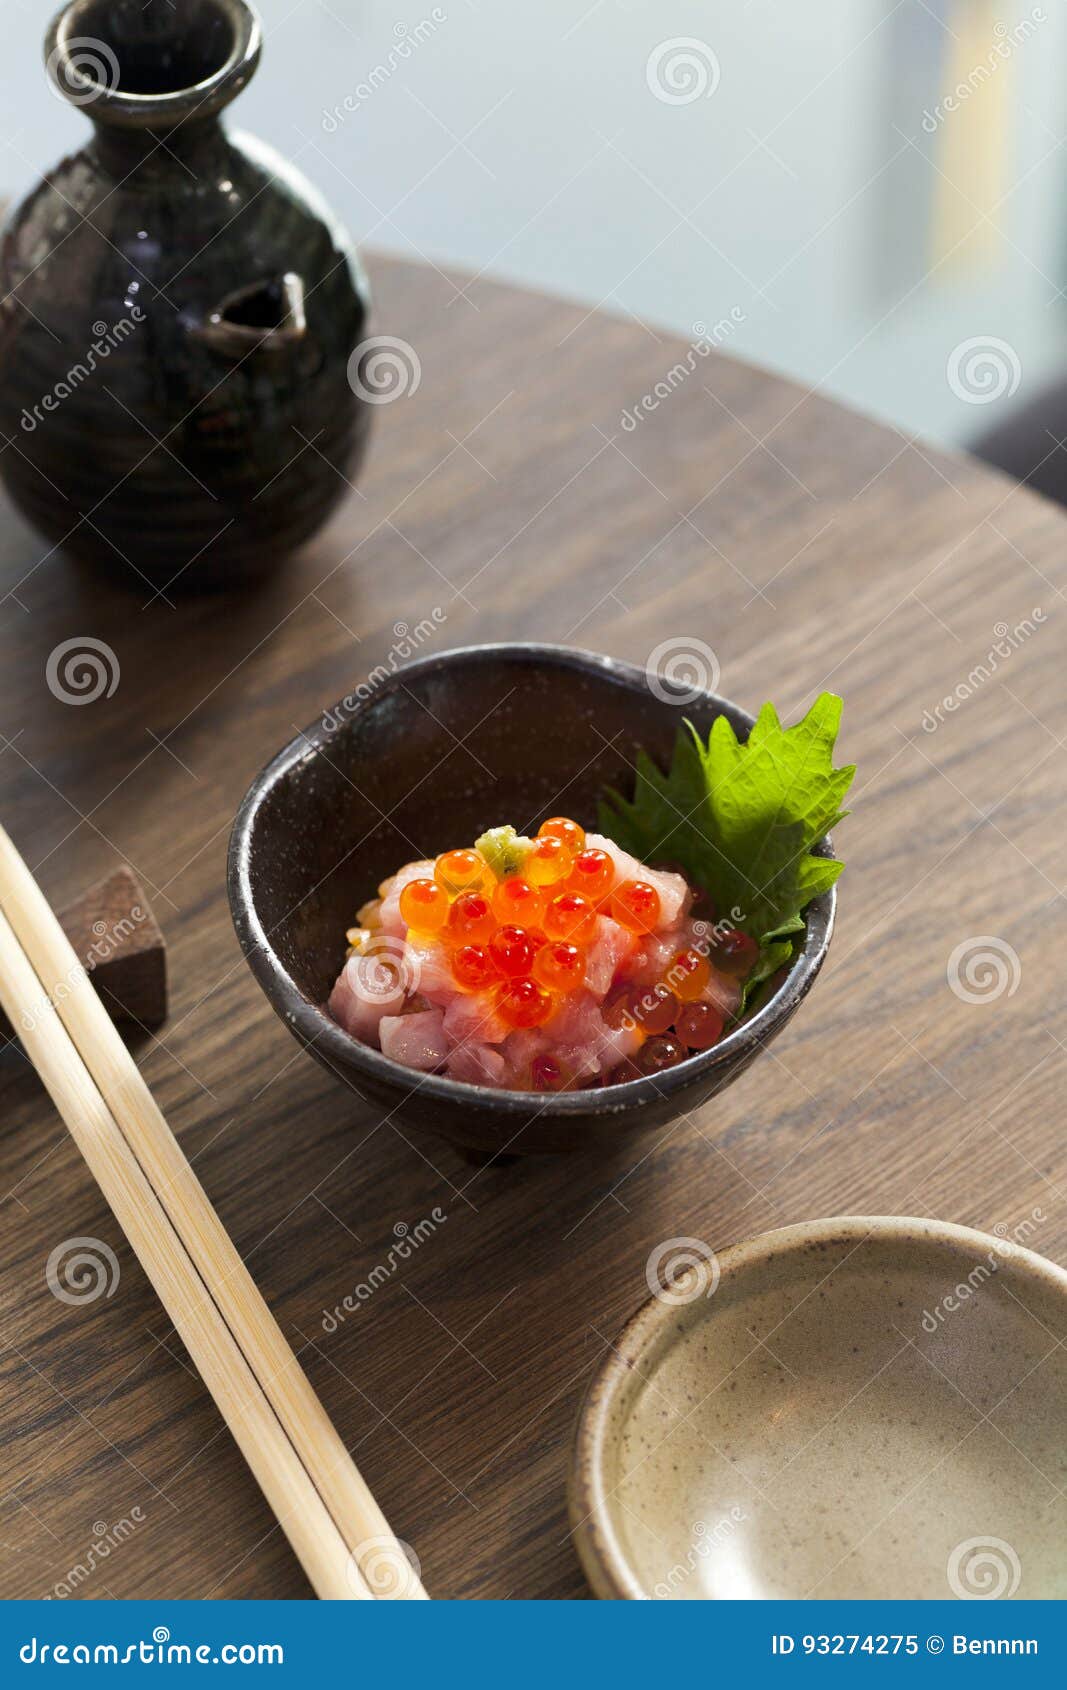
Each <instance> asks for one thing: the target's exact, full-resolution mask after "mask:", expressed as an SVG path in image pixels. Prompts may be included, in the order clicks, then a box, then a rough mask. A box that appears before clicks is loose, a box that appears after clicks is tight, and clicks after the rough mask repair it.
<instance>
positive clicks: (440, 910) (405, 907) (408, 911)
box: [400, 880, 448, 933]
mask: <svg viewBox="0 0 1067 1690" xmlns="http://www.w3.org/2000/svg"><path fill="white" fill-rule="evenodd" d="M400 914H401V916H402V917H403V919H404V920H405V921H406V922H407V925H408V926H409V927H412V928H414V930H415V932H416V933H440V931H441V929H442V927H443V926H444V924H445V922H446V921H447V920H448V893H447V892H445V891H444V889H443V888H442V887H440V886H438V884H437V882H436V880H409V881H408V883H407V885H406V886H405V887H404V890H403V891H402V892H401V894H400Z"/></svg>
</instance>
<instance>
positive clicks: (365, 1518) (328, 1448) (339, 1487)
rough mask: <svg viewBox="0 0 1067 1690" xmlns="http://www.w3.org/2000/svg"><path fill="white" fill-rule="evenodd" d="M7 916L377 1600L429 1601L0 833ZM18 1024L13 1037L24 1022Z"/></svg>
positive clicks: (0, 901)
mask: <svg viewBox="0 0 1067 1690" xmlns="http://www.w3.org/2000/svg"><path fill="white" fill-rule="evenodd" d="M0 908H2V909H3V910H4V912H5V913H6V915H7V919H8V921H9V922H10V924H11V928H12V930H13V933H14V935H15V937H16V939H17V940H18V942H19V943H21V945H22V946H23V947H24V949H25V952H26V955H27V957H28V959H29V962H30V964H31V965H32V968H33V969H34V970H35V971H36V973H37V975H38V976H39V978H40V981H41V984H42V986H43V987H44V989H45V990H46V991H47V993H48V995H49V997H50V998H51V997H55V999H56V1007H57V1020H60V1021H61V1023H62V1026H63V1028H64V1029H65V1030H66V1034H67V1035H68V1037H69V1040H70V1042H71V1043H72V1044H73V1046H74V1047H75V1049H76V1051H77V1052H78V1053H79V1054H80V1057H81V1060H82V1062H83V1063H84V1065H85V1068H86V1069H87V1070H88V1072H89V1074H90V1075H91V1077H92V1079H93V1081H94V1082H95V1084H96V1086H97V1087H98V1088H99V1092H100V1094H101V1096H102V1097H103V1100H104V1102H105V1104H106V1106H107V1109H108V1110H109V1111H110V1114H111V1117H112V1119H113V1121H114V1123H115V1124H116V1125H117V1127H118V1129H119V1132H120V1136H121V1137H122V1138H123V1139H124V1141H125V1143H126V1145H127V1147H128V1149H129V1151H130V1153H131V1155H132V1157H133V1159H134V1161H135V1162H136V1163H138V1164H139V1165H140V1168H141V1169H143V1172H144V1176H145V1178H146V1181H147V1183H148V1185H149V1186H150V1187H151V1188H152V1190H153V1192H154V1195H155V1197H156V1199H157V1202H158V1204H159V1206H160V1207H161V1208H162V1209H163V1210H164V1211H165V1213H166V1216H167V1218H168V1219H169V1221H170V1223H171V1225H172V1227H173V1230H174V1232H175V1233H176V1234H177V1237H178V1239H179V1240H180V1242H181V1244H182V1245H183V1246H184V1249H185V1251H186V1252H187V1255H188V1257H189V1258H190V1260H191V1263H192V1264H193V1265H194V1267H195V1271H196V1272H197V1274H198V1275H199V1277H200V1280H201V1281H202V1284H203V1286H204V1287H206V1293H208V1294H210V1296H209V1299H208V1300H211V1299H213V1306H214V1305H217V1308H218V1311H219V1313H220V1314H221V1316H222V1320H223V1322H224V1324H225V1325H226V1326H227V1327H228V1328H229V1331H230V1332H231V1333H232V1335H233V1338H234V1340H235V1341H236V1345H237V1347H238V1348H239V1350H240V1351H241V1352H242V1355H243V1357H244V1360H245V1362H246V1364H247V1366H248V1368H249V1369H250V1370H251V1373H252V1374H253V1376H254V1378H255V1381H256V1382H257V1383H258V1385H259V1387H260V1388H261V1390H262V1392H263V1393H264V1395H265V1397H266V1398H267V1400H268V1402H269V1403H270V1405H271V1407H272V1408H273V1410H274V1413H275V1414H276V1416H277V1419H278V1421H279V1422H280V1423H281V1426H282V1428H283V1430H284V1432H285V1434H286V1435H287V1437H288V1439H289V1441H290V1443H291V1446H292V1448H293V1449H294V1450H295V1451H296V1453H297V1455H298V1457H299V1459H300V1461H301V1462H302V1463H303V1465H304V1467H305V1468H306V1469H307V1473H308V1474H309V1475H310V1478H311V1480H312V1482H313V1484H314V1486H315V1487H316V1489H317V1490H318V1492H319V1493H320V1495H321V1497H322V1498H323V1500H324V1502H325V1505H326V1507H327V1509H328V1511H329V1513H330V1514H331V1516H332V1518H333V1520H334V1521H335V1523H336V1526H337V1529H338V1530H339V1532H340V1534H341V1537H342V1539H343V1541H344V1543H345V1545H346V1546H347V1548H348V1549H349V1550H350V1551H351V1552H352V1554H353V1557H354V1558H355V1560H356V1562H357V1563H358V1565H359V1567H360V1569H361V1571H362V1573H363V1577H364V1583H365V1584H366V1585H367V1587H368V1591H369V1593H374V1592H375V1590H376V1589H381V1588H382V1587H381V1583H380V1581H381V1579H382V1569H383V1566H384V1567H385V1568H386V1569H387V1570H388V1573H389V1575H391V1576H389V1594H390V1595H391V1596H393V1597H396V1598H400V1599H405V1600H408V1599H418V1598H422V1599H425V1597H426V1592H425V1590H424V1589H423V1587H422V1585H421V1583H420V1581H419V1579H418V1577H417V1576H416V1574H415V1572H414V1570H413V1569H411V1568H410V1567H409V1564H408V1561H407V1557H406V1555H405V1551H404V1549H403V1547H402V1546H401V1545H400V1544H399V1543H398V1542H397V1540H396V1538H395V1537H394V1536H393V1533H392V1531H391V1530H390V1528H389V1525H388V1522H387V1521H386V1519H385V1516H384V1515H383V1514H382V1512H381V1509H380V1508H379V1507H378V1505H377V1503H376V1502H375V1500H374V1497H373V1496H372V1495H371V1492H370V1490H369V1489H368V1487H367V1484H366V1482H365V1480H364V1479H363V1478H362V1476H361V1474H360V1473H359V1471H358V1469H357V1468H356V1466H355V1464H354V1462H353V1461H352V1459H351V1457H350V1456H349V1454H348V1451H347V1450H346V1449H345V1446H344V1444H343V1443H342V1441H341V1439H340V1437H339V1436H338V1434H337V1432H336V1430H335V1428H334V1426H333V1425H332V1423H331V1421H330V1419H329V1417H328V1415H327V1414H326V1412H325V1410H324V1409H323V1407H322V1404H321V1403H320V1402H319V1399H318V1397H317V1396H316V1395H315V1392H314V1391H313V1390H312V1388H311V1385H310V1383H309V1382H308V1380H307V1377H306V1376H305V1374H304V1372H303V1369H302V1368H301V1367H300V1365H299V1363H298V1362H297V1359H296V1357H295V1355H294V1354H293V1351H292V1349H291V1348H290V1346H289V1344H288V1343H287V1342H286V1340H285V1338H284V1337H283V1335H282V1332H281V1330H280V1328H279V1327H278V1324H277V1322H276V1321H275V1320H274V1317H273V1316H272V1314H271V1313H270V1310H269V1309H268V1307H267V1305H266V1303H265V1302H264V1300H263V1297H262V1296H261V1294H260V1292H259V1290H258V1289H257V1287H256V1285H255V1283H254V1281H253V1280H252V1277H251V1275H250V1274H249V1272H248V1269H247V1268H246V1267H245V1265H244V1262H243V1261H242V1260H241V1257H240V1256H239V1255H238V1253H237V1250H236V1248H235V1247H234V1244H233V1241H232V1240H231V1238H230V1236H229V1234H228V1233H227V1232H226V1229H225V1227H224V1226H223V1225H222V1222H221V1221H220V1220H219V1217H218V1215H217V1214H216V1213H215V1211H214V1209H213V1208H212V1206H211V1204H210V1202H209V1201H208V1198H207V1196H206V1194H205V1192H204V1190H203V1188H202V1186H201V1185H200V1182H199V1180H198V1179H197V1177H196V1175H195V1174H194V1172H193V1170H192V1168H191V1167H190V1166H189V1163H188V1162H187V1160H186V1158H185V1156H184V1155H183V1153H182V1151H181V1148H180V1146H179V1145H178V1142H177V1140H176V1139H175V1138H174V1135H173V1134H172V1132H171V1130H170V1128H169V1127H168V1125H167V1123H166V1121H165V1119H164V1117H163V1115H162V1113H161V1112H160V1110H159V1108H158V1106H157V1104H156V1102H155V1099H154V1098H153V1097H152V1094H151V1092H150V1091H149V1089H148V1087H147V1085H146V1084H145V1082H144V1080H143V1079H142V1077H141V1073H140V1071H139V1069H138V1068H137V1065H136V1063H135V1062H134V1061H133V1058H132V1057H131V1056H130V1054H129V1052H128V1051H127V1049H126V1046H125V1045H124V1044H123V1042H122V1039H121V1038H120V1036H119V1034H118V1032H117V1031H116V1029H115V1027H114V1025H113V1024H112V1022H111V1019H110V1017H109V1016H108V1014H107V1012H106V1010H105V1009H104V1006H103V1004H102V1003H101V1002H100V999H99V998H98V997H97V994H96V991H95V990H94V988H93V985H92V982H91V981H90V979H89V977H88V975H87V974H86V971H85V969H84V967H83V965H82V963H81V962H80V960H79V958H78V957H77V956H76V955H75V953H74V950H73V948H72V946H71V944H70V942H69V940H68V939H67V937H66V934H65V933H64V932H63V929H62V928H61V927H60V925H59V922H58V921H57V920H56V917H55V915H54V914H53V912H52V910H51V908H50V906H49V904H48V902H47V900H46V899H45V897H44V894H43V893H42V892H41V890H40V887H39V886H38V885H37V883H36V881H35V880H34V878H33V876H32V874H31V873H30V871H29V869H28V868H27V867H26V864H25V863H24V862H23V860H22V858H21V857H20V856H19V853H18V851H17V850H16V849H15V846H14V845H13V844H12V842H11V840H10V838H9V837H8V835H7V833H6V832H5V831H4V829H3V828H2V827H0ZM9 1014H10V1012H9ZM10 1018H11V1020H12V1022H13V1023H14V1024H15V1025H16V1027H17V1026H18V1025H19V1023H18V1020H17V1019H16V1017H15V1016H11V1017H10ZM31 1054H32V1053H31ZM68 1124H69V1123H68ZM168 1312H169V1311H168ZM175 1324H177V1323H175ZM224 1412H225V1411H224ZM349 1594H351V1592H349Z"/></svg>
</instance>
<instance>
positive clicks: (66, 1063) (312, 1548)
mask: <svg viewBox="0 0 1067 1690" xmlns="http://www.w3.org/2000/svg"><path fill="white" fill-rule="evenodd" d="M0 1003H2V1004H3V1007H4V1009H5V1010H6V1012H7V1016H8V1019H9V1020H10V1021H11V1023H12V1025H14V1026H16V1027H18V1028H19V1031H20V1034H21V1037H22V1042H23V1045H24V1046H25V1049H26V1052H27V1055H28V1056H29V1058H30V1060H31V1062H32V1063H33V1065H34V1067H35V1068H36V1069H37V1072H38V1074H39V1075H40V1077H41V1079H42V1080H43V1082H44V1084H45V1086H46V1087H47V1089H48V1092H49V1094H50V1095H51V1097H52V1100H53V1102H54V1103H55V1105H56V1108H57V1109H58V1110H59V1113H60V1114H61V1115H62V1117H63V1119H64V1121H65V1122H66V1124H67V1126H68V1128H69V1129H70V1133H71V1137H72V1138H73V1139H74V1142H75V1144H76V1145H77V1146H78V1149H79V1150H80V1151H81V1153H82V1155H83V1156H84V1158H85V1160H86V1162H87V1163H88V1165H89V1169H90V1172H91V1173H92V1174H93V1177H94V1178H95V1179H96V1181H97V1183H98V1185H99V1186H100V1189H101V1191H102V1192H103V1194H104V1196H105V1197H106V1199H107V1201H108V1203H109V1204H110V1205H111V1208H112V1210H113V1212H114V1214H115V1217H116V1219H117V1220H118V1222H119V1225H120V1226H121V1227H122V1229H123V1231H124V1232H125V1234H126V1236H127V1238H128V1239H129V1241H130V1243H131V1245H132V1246H133V1249H134V1250H135V1251H136V1253H137V1256H138V1258H139V1259H140V1262H141V1265H142V1267H143V1268H144V1270H145V1272H146V1273H147V1275H148V1277H149V1279H150V1280H151V1282H152V1284H153V1286H154V1287H155V1290H156V1293H157V1295H158V1296H159V1299H160V1301H161V1303H162V1304H163V1306H164V1308H165V1309H166V1311H167V1314H168V1315H169V1317H170V1319H171V1321H172V1322H173V1324H174V1326H175V1328H176V1330H177V1331H178V1332H179V1333H180V1334H181V1337H182V1341H183V1342H184V1344H185V1346H186V1348H187V1350H188V1351H189V1354H190V1356H191V1357H192V1359H193V1361H194V1362H195V1364H196V1366H197V1368H198V1370H199V1372H200V1376H201V1378H202V1379H203V1381H204V1383H205V1385H206V1386H207V1388H208V1390H209V1391H210V1392H211V1394H212V1396H213V1397H214V1399H215V1401H216V1403H217V1404H218V1406H219V1409H220V1410H221V1412H222V1414H223V1417H224V1418H225V1420H226V1422H227V1424H228V1425H229V1427H230V1430H231V1432H232V1433H233V1435H234V1438H235V1439H236V1441H237V1444H238V1446H239V1447H240V1450H241V1453H242V1455H243V1456H244V1458H245V1460H246V1461H247V1462H248V1465H249V1466H250V1467H251V1469H252V1472H253V1473H254V1474H255V1477H256V1479H257V1480H258V1481H259V1484H260V1487H261V1488H262V1490H263V1492H264V1495H265V1496H266V1498H267V1500H268V1502H269V1503H270V1505H271V1507H272V1508H273V1509H274V1512H275V1514H276V1515H277V1516H278V1519H279V1521H280V1522H281V1525H282V1528H283V1530H284V1531H285V1533H286V1535H287V1537H288V1538H289V1541H290V1543H291V1544H292V1546H293V1549H294V1550H295V1551H296V1554H297V1555H298V1557H299V1559H300V1561H301V1562H302V1564H303V1566H304V1569H305V1571H306V1572H307V1575H308V1578H309V1579H310V1580H311V1583H312V1585H313V1586H314V1588H315V1591H316V1593H317V1594H318V1595H319V1596H323V1597H332V1598H335V1599H339V1600H351V1599H353V1598H358V1597H360V1596H362V1597H367V1598H369V1595H370V1592H369V1591H368V1590H367V1589H366V1587H365V1586H363V1588H362V1589H361V1588H360V1585H361V1582H362V1581H361V1579H360V1577H359V1576H357V1577H356V1578H355V1579H354V1580H353V1578H352V1576H351V1566H350V1563H351V1557H350V1556H349V1553H348V1549H347V1546H346V1544H345V1542H344V1539H343V1538H342V1536H341V1534H340V1532H339V1531H338V1529H337V1527H336V1525H335V1524H334V1522H333V1520H332V1519H331V1518H330V1515H329V1513H328V1511H327V1509H326V1505H325V1503H324V1502H323V1500H322V1498H321V1496H320V1495H319V1493H318V1491H317V1490H316V1489H315V1487H314V1485H313V1484H312V1482H311V1479H310V1478H309V1476H308V1474H307V1472H306V1470H305V1468H304V1467H303V1465H302V1464H301V1462H300V1460H299V1458H298V1457H297V1454H296V1451H295V1450H294V1448H293V1446H292V1444H291V1443H290V1441H289V1439H288V1438H287V1437H286V1435H285V1432H284V1431H283V1429H282V1426H281V1424H280V1423H279V1420H278V1417H277V1415H276V1414H275V1413H274V1410H273V1409H272V1408H271V1406H270V1403H269V1402H268V1401H267V1399H266V1397H265V1396H264V1394H263V1392H262V1390H261V1389H260V1388H259V1385H258V1384H257V1382H256V1380H255V1378H254V1377H253V1375H252V1372H251V1370H250V1368H249V1366H248V1363H247V1362H246V1361H245V1358H244V1356H243V1355H242V1354H241V1351H240V1350H239V1349H238V1347H237V1344H236V1342H235V1341H234V1337H233V1334H232V1333H231V1332H230V1330H229V1327H228V1326H227V1325H226V1323H225V1321H224V1320H223V1319H222V1317H221V1315H220V1314H219V1311H218V1309H217V1308H216V1307H215V1305H214V1303H213V1302H212V1301H211V1299H210V1297H209V1296H207V1295H206V1293H205V1288H204V1284H203V1281H202V1280H201V1278H200V1276H199V1274H198V1273H197V1272H196V1269H195V1267H194V1266H193V1264H192V1262H191V1261H190V1260H189V1256H188V1254H187V1253H186V1251H185V1249H184V1247H183V1245H182V1243H181V1240H180V1239H179V1238H178V1236H177V1234H176V1233H175V1231H174V1228H173V1227H172V1226H171V1224H170V1221H169V1220H168V1218H167V1216H166V1215H165V1214H164V1212H163V1209H162V1208H161V1206H160V1204H159V1202H158V1200H157V1198H156V1195H155V1193H154V1192H153V1190H152V1188H151V1186H150V1185H149V1183H148V1181H147V1180H146V1178H145V1176H144V1173H143V1172H142V1170H141V1168H140V1167H139V1166H138V1163H137V1161H136V1158H135V1157H134V1155H133V1153H132V1151H131V1150H130V1147H129V1145H128V1144H127V1143H126V1141H125V1139H124V1138H123V1136H122V1134H121V1133H120V1131H119V1129H118V1126H117V1124H116V1122H115V1120H114V1117H113V1116H112V1114H111V1112H110V1110H109V1109H108V1108H107V1106H106V1104H105V1103H104V1100H103V1098H102V1097H101V1095H100V1093H99V1091H98V1090H97V1087H96V1085H95V1084H94V1082H93V1078H92V1076H91V1075H90V1073H89V1071H88V1069H87V1068H86V1067H85V1064H84V1063H83V1062H82V1060H81V1057H80V1056H79V1055H78V1052H77V1050H76V1049H75V1048H74V1045H73V1044H72V1042H71V1040H70V1038H69V1037H68V1035H67V1032H66V1030H65V1029H64V1027H63V1025H62V1023H61V1021H60V1019H59V1016H58V1014H57V1013H56V1010H55V1008H54V1006H53V1005H52V1004H51V1003H50V1002H49V1001H48V1000H47V999H46V998H45V997H44V996H43V995H42V984H41V981H40V980H39V979H38V977H37V975H36V973H35V972H34V970H33V968H32V967H31V965H30V961H29V959H28V958H27V956H26V955H25V953H24V951H23V950H22V947H21V946H20V945H19V942H18V939H17V938H16V936H15V934H14V933H13V931H12V929H11V926H10V924H9V922H8V920H7V918H6V916H4V915H3V914H2V913H0Z"/></svg>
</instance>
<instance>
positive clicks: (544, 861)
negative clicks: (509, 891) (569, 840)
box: [523, 834, 574, 886]
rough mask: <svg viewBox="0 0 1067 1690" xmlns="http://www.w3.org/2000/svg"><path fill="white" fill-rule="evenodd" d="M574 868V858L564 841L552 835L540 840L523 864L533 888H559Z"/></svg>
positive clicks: (524, 871)
mask: <svg viewBox="0 0 1067 1690" xmlns="http://www.w3.org/2000/svg"><path fill="white" fill-rule="evenodd" d="M573 866H574V858H573V857H572V856H571V853H570V852H569V851H568V849H567V847H566V845H564V843H563V841H562V839H555V838H553V837H552V835H551V834H549V835H547V836H546V837H545V838H544V839H538V841H537V843H536V844H535V845H534V848H533V850H532V851H531V852H530V854H529V856H528V857H527V859H526V861H525V863H524V864H523V873H524V874H525V876H526V879H527V880H528V881H529V882H530V884H531V885H532V886H558V885H559V884H560V882H561V881H563V880H566V879H567V877H568V875H569V874H570V872H571V869H572V868H573Z"/></svg>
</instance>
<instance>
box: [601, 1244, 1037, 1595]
mask: <svg viewBox="0 0 1067 1690" xmlns="http://www.w3.org/2000/svg"><path fill="white" fill-rule="evenodd" d="M719 1267H720V1277H719V1282H718V1286H717V1288H716V1289H714V1290H713V1291H712V1293H711V1294H710V1295H709V1294H708V1277H709V1276H708V1275H707V1273H703V1274H699V1273H692V1274H687V1275H683V1277H682V1278H681V1279H680V1280H679V1281H678V1283H677V1284H676V1286H675V1288H674V1291H673V1292H672V1295H673V1296H675V1297H677V1298H678V1299H679V1300H678V1301H677V1302H675V1303H673V1304H672V1303H665V1302H663V1301H659V1300H656V1299H653V1301H652V1302H651V1303H649V1304H646V1306H645V1307H644V1308H643V1309H642V1310H641V1311H640V1313H639V1314H638V1315H636V1316H635V1317H634V1319H633V1321H631V1323H630V1325H629V1326H628V1327H627V1328H626V1330H625V1332H624V1334H623V1336H622V1338H621V1339H620V1341H619V1344H618V1346H617V1347H616V1351H615V1352H614V1353H613V1354H612V1356H611V1357H610V1359H609V1360H608V1362H607V1363H606V1364H605V1366H604V1368H603V1369H602V1370H601V1372H600V1374H599V1375H598V1377H597V1379H596V1380H595V1381H594V1383H593V1385H592V1387H591V1390H590V1393H589V1396H588V1398H587V1400H586V1404H585V1407H584V1409H583V1412H582V1418H581V1421H580V1424H579V1434H578V1442H577V1446H576V1452H575V1463H574V1468H573V1472H572V1484H571V1512H572V1523H573V1525H574V1528H575V1534H576V1539H577V1542H578V1547H579V1552H580V1554H581V1556H582V1560H583V1563H584V1565H585V1568H586V1572H587V1574H588V1576H589V1579H590V1582H591V1584H592V1586H593V1588H594V1590H595V1591H596V1592H597V1594H598V1595H601V1596H631V1597H653V1598H674V1599H681V1600H685V1599H691V1598H702V1597H703V1598H707V1597H727V1598H730V1597H785V1598H804V1597H846V1598H859V1597H875V1598H879V1597H880V1598H889V1597H901V1598H906V1597H927V1598H933V1597H952V1596H954V1595H955V1596H979V1597H989V1596H996V1595H1001V1596H1008V1595H1013V1596H1018V1597H1063V1596H1065V1595H1067V1555H1065V1553H1064V1551H1065V1548H1067V1500H1065V1497H1064V1494H1063V1493H1064V1492H1065V1491H1067V1348H1065V1347H1064V1339H1065V1337H1067V1273H1065V1272H1064V1270H1063V1269H1061V1268H1058V1267H1056V1266H1054V1265H1053V1264H1052V1263H1050V1262H1048V1261H1046V1260H1045V1259H1044V1258H1043V1257H1040V1256H1037V1255H1035V1254H1033V1253H1032V1252H1031V1251H1029V1250H1026V1249H1020V1248H1019V1247H1018V1246H1017V1245H1015V1243H1014V1242H1013V1241H1011V1240H1010V1239H1000V1238H994V1237H991V1236H987V1235H985V1234H983V1233H978V1232H972V1231H970V1230H969V1229H966V1228H962V1227H954V1226H949V1225H947V1224H944V1223H941V1222H931V1221H925V1220H895V1219H885V1218H876V1219H871V1218H860V1217H850V1218H848V1219H844V1220H830V1221H816V1222H811V1223H808V1224H806V1225H803V1226H798V1227H790V1228H788V1229H786V1230H784V1231H781V1232H774V1233H767V1234H765V1235H764V1236H763V1237H761V1238H757V1239H753V1240H751V1241H750V1242H748V1243H746V1244H741V1245H738V1246H735V1247H734V1248H733V1249H731V1250H729V1251H726V1252H724V1253H722V1255H721V1256H720V1257H719ZM683 1298H688V1299H690V1300H685V1301H683V1300H680V1299H683Z"/></svg>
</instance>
